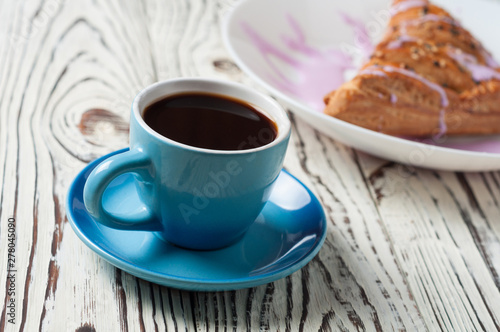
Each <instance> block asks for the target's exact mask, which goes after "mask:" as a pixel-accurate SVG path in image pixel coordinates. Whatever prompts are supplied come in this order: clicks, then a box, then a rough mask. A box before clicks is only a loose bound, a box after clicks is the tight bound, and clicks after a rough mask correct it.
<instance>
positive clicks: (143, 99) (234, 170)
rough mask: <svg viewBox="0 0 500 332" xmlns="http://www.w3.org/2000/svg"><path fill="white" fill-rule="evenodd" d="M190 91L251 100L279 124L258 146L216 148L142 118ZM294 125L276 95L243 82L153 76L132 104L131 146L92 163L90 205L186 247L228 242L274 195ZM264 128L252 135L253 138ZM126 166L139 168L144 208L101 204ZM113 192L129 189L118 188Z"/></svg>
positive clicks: (128, 226)
mask: <svg viewBox="0 0 500 332" xmlns="http://www.w3.org/2000/svg"><path fill="white" fill-rule="evenodd" d="M186 92H203V93H211V94H218V95H225V96H229V97H232V98H235V99H239V100H242V101H245V102H246V103H248V104H250V105H252V106H254V108H256V109H257V110H259V111H260V112H262V113H263V114H265V115H267V116H268V117H269V118H270V119H271V120H272V121H273V122H274V123H275V124H276V127H277V129H278V133H277V136H276V138H275V139H274V140H273V141H272V142H270V143H268V144H266V145H263V146H260V147H257V148H251V149H247V150H212V149H205V148H198V147H193V146H189V145H186V144H182V143H179V142H176V141H173V140H171V139H169V138H167V137H165V136H162V135H160V134H158V133H157V132H156V131H154V130H153V129H151V128H150V127H149V126H148V125H147V124H146V123H145V122H144V119H143V112H144V110H145V108H146V107H147V106H149V105H151V104H152V103H154V102H155V101H158V100H160V99H163V98H166V97H168V96H170V95H175V94H179V93H186ZM290 131H291V126H290V121H289V119H288V117H287V114H286V112H285V111H284V110H283V108H282V107H281V106H280V105H279V104H278V103H276V102H275V101H274V100H272V99H271V98H269V97H267V96H265V95H262V94H260V93H258V92H256V91H254V90H252V89H250V88H248V87H245V86H243V85H240V84H236V83H230V82H225V81H219V80H214V79H201V78H182V79H172V80H168V81H164V82H159V83H156V84H153V85H151V86H149V87H147V88H146V89H145V90H143V91H142V92H140V93H139V94H138V95H137V97H136V98H135V99H134V102H133V104H132V113H131V116H130V150H129V151H127V152H124V153H121V154H118V155H114V156H112V157H110V158H109V159H106V160H105V161H104V162H102V163H101V164H100V165H98V166H97V167H96V168H95V169H94V170H93V171H92V173H91V174H90V176H89V178H88V180H87V182H86V184H85V187H84V192H83V195H84V202H85V206H86V208H87V210H88V212H89V213H90V215H92V217H93V218H94V219H95V220H96V221H97V222H99V223H101V224H104V225H106V226H108V227H112V228H117V229H123V230H144V231H152V232H156V234H157V235H158V236H160V237H161V238H162V239H164V240H166V241H168V242H170V243H173V244H175V245H178V246H181V247H185V248H189V249H200V250H208V249H217V248H221V247H224V246H227V245H230V244H231V243H233V242H235V241H236V240H238V239H239V238H240V237H241V236H242V235H243V234H244V233H245V231H246V230H247V229H248V228H249V227H250V225H251V224H252V223H253V222H254V221H255V219H256V218H257V216H258V215H259V213H260V212H261V210H262V208H263V207H264V205H265V203H266V201H267V199H268V198H269V195H270V193H271V190H272V187H273V184H274V182H275V180H276V178H277V177H278V175H279V173H280V171H281V168H282V166H283V159H284V156H285V152H286V148H287V145H288V140H289V137H290ZM258 135H259V133H255V135H254V136H255V137H249V144H250V143H251V142H252V139H256V138H257V139H258ZM125 173H132V174H134V177H135V181H136V188H137V192H138V194H139V198H140V201H141V202H140V204H138V206H141V208H137V207H135V208H134V209H133V211H126V210H124V211H122V212H120V213H119V214H117V213H116V212H115V213H111V212H109V211H108V210H106V208H105V204H103V203H104V202H103V194H104V193H105V190H106V188H107V187H108V185H109V184H110V183H111V182H112V181H113V180H114V179H116V178H117V177H119V176H120V175H122V174H125ZM114 195H127V193H126V192H123V193H121V192H116V191H115V193H114ZM115 199H116V198H115ZM125 199H126V198H125V197H124V201H125Z"/></svg>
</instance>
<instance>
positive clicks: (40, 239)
mask: <svg viewBox="0 0 500 332" xmlns="http://www.w3.org/2000/svg"><path fill="white" fill-rule="evenodd" d="M235 4H236V1H231V0H221V1H201V0H190V1H186V0H172V1H167V2H164V1H159V0H145V1H138V0H134V1H127V2H119V1H97V0H96V1H92V0H85V1H78V2H69V1H62V0H39V1H36V0H33V1H22V2H18V3H16V2H3V3H1V4H0V6H1V7H0V18H1V19H0V38H1V41H2V42H3V43H2V45H6V47H2V48H1V49H0V179H1V180H0V181H1V188H2V189H1V191H0V206H1V210H0V253H1V257H0V266H1V270H0V271H1V275H0V284H1V285H4V286H2V287H0V299H2V300H1V301H2V309H3V310H2V317H0V330H3V329H5V330H6V331H7V330H12V331H36V330H41V331H67V330H68V331H71V330H78V331H94V330H96V331H163V330H169V331H177V330H203V331H217V330H238V331H240V330H247V331H253V330H257V329H261V330H269V331H276V330H280V331H310V330H324V331H355V330H370V331H371V330H378V331H390V330H398V331H403V330H409V331H414V330H421V331H425V330H430V331H435V330H453V331H460V330H464V331H469V330H486V331H494V330H499V329H500V327H499V326H500V312H499V310H498V308H500V294H499V292H500V281H499V268H500V221H499V219H500V218H499V201H500V185H499V184H500V178H499V174H498V172H491V173H468V174H460V173H447V172H433V171H429V170H422V169H412V168H406V167H403V166H401V165H398V164H394V163H389V162H387V161H383V160H380V159H377V158H373V157H370V156H367V155H365V154H363V153H359V152H356V151H353V150H352V149H350V148H348V147H346V146H344V145H342V144H339V143H336V142H334V141H333V140H331V139H330V138H328V137H327V136H325V135H323V134H320V133H318V132H317V131H315V130H313V129H312V128H311V127H310V126H308V125H307V124H305V123H303V122H302V121H300V120H299V119H295V118H294V117H293V116H292V120H293V134H292V140H291V142H290V148H289V151H288V154H287V157H286V160H285V167H286V168H287V169H288V170H290V171H291V172H292V173H293V174H294V175H296V176H297V177H298V178H299V179H300V180H302V181H303V182H304V183H305V184H306V185H307V186H309V187H310V188H311V190H313V191H314V192H315V193H316V194H317V196H318V198H319V199H320V200H321V203H322V204H323V206H324V207H325V211H326V213H327V216H328V222H329V230H328V236H327V240H326V242H325V245H324V248H323V249H322V250H321V251H320V253H319V255H318V256H317V257H316V258H315V259H314V260H313V261H312V262H311V263H310V264H308V265H307V266H306V267H304V268H303V269H302V270H300V271H298V272H296V273H294V274H292V275H291V276H289V277H287V278H284V279H281V280H278V281H276V282H274V283H271V284H268V285H262V286H259V287H255V288H252V289H244V290H239V291H232V292H186V291H179V290H175V289H169V288H167V287H161V286H158V285H155V284H152V283H149V282H146V281H144V280H140V279H138V278H135V277H133V276H131V275H129V274H128V273H125V272H123V271H120V270H118V269H116V268H114V267H113V266H112V265H110V264H109V263H107V262H105V261H104V260H103V259H101V258H99V257H98V256H97V255H95V254H94V253H93V252H92V251H91V250H90V249H88V248H87V247H86V246H85V245H83V244H82V243H81V241H79V240H78V238H77V237H76V235H75V234H74V232H72V230H71V229H70V226H69V225H68V223H67V220H66V217H65V210H64V201H65V195H66V191H67V188H68V186H69V185H70V183H71V181H72V179H73V178H74V176H75V175H76V174H77V173H78V171H79V170H80V169H81V168H82V167H84V165H85V164H86V163H87V162H89V161H90V160H92V159H94V158H96V157H98V156H101V155H103V154H105V153H108V152H110V151H113V150H116V149H118V148H122V147H125V146H127V144H128V137H127V135H128V134H127V123H128V119H129V110H130V104H131V102H132V99H133V97H134V96H135V95H136V93H137V92H139V91H140V90H141V89H142V88H144V87H145V86H147V85H149V84H151V83H152V82H154V81H157V80H160V79H167V78H172V77H179V76H204V77H216V78H222V79H228V80H233V81H238V82H242V83H244V84H247V85H250V86H253V87H255V88H256V89H258V90H260V91H263V89H262V88H260V87H258V86H257V85H256V84H255V83H254V82H253V81H251V80H250V78H249V77H247V76H246V75H244V74H243V73H242V72H241V71H240V70H239V69H238V68H237V66H235V65H234V63H233V62H232V61H231V59H230V58H229V55H228V54H227V52H226V51H225V49H224V47H223V45H222V41H221V37H220V30H219V29H220V20H221V18H222V17H223V16H224V14H225V12H227V10H229V9H230V8H231V7H233V6H234V5H235ZM11 216H13V217H15V219H16V223H17V229H16V235H17V247H16V259H17V260H16V268H17V271H18V272H17V275H16V277H17V278H16V296H15V299H16V303H17V307H16V310H17V312H16V323H15V324H10V323H8V322H7V316H6V310H7V309H6V303H7V301H8V300H9V297H8V296H7V285H8V280H7V273H6V272H5V266H6V260H7V256H6V255H5V253H6V249H7V237H6V236H7V226H6V224H7V223H6V220H7V219H8V218H9V217H11Z"/></svg>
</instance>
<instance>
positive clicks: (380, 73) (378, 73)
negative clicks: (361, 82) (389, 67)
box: [358, 67, 387, 77]
mask: <svg viewBox="0 0 500 332" xmlns="http://www.w3.org/2000/svg"><path fill="white" fill-rule="evenodd" d="M358 75H375V76H382V77H387V75H386V74H385V73H384V72H383V71H381V70H373V69H371V68H370V67H368V68H365V69H363V70H361V71H360V72H359V73H358Z"/></svg>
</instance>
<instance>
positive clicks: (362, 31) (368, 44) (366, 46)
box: [338, 12, 375, 58]
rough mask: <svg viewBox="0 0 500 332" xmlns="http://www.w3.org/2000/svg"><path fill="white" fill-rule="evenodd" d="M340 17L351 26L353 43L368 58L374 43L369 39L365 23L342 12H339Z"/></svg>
mask: <svg viewBox="0 0 500 332" xmlns="http://www.w3.org/2000/svg"><path fill="white" fill-rule="evenodd" d="M338 14H339V15H340V18H341V19H342V20H343V21H344V23H345V24H346V25H348V26H350V27H351V29H352V31H353V32H354V36H355V37H354V43H355V44H356V46H357V47H358V48H359V50H360V51H361V54H362V55H363V57H364V58H368V57H369V56H370V55H371V54H372V52H373V50H374V49H375V45H374V44H373V42H372V41H371V40H370V35H369V34H368V31H367V30H366V25H365V24H364V22H362V21H360V20H357V19H355V18H353V17H352V16H349V15H348V14H346V13H344V12H339V13H338Z"/></svg>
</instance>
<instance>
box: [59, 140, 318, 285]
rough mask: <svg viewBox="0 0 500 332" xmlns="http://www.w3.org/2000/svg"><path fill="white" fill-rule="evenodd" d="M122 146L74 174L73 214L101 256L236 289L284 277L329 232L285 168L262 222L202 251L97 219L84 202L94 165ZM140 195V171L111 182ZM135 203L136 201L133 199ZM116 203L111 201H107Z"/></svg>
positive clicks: (158, 278) (153, 274) (150, 273)
mask: <svg viewBox="0 0 500 332" xmlns="http://www.w3.org/2000/svg"><path fill="white" fill-rule="evenodd" d="M124 151H127V149H123V150H119V151H115V152H113V153H111V154H109V155H106V156H104V157H101V158H99V159H97V160H95V161H93V162H92V163H90V164H89V165H88V166H87V167H85V169H83V170H82V171H81V172H80V173H79V174H78V176H77V177H76V178H75V179H74V181H73V183H72V185H71V187H70V189H69V192H68V198H67V203H66V204H67V205H66V210H67V215H68V219H69V222H70V224H71V226H72V227H73V230H74V231H75V232H76V234H77V235H78V237H79V238H80V239H81V240H82V241H83V242H84V243H85V244H86V245H87V246H88V247H89V248H90V249H92V250H93V251H95V252H96V253H97V254H98V255H99V256H101V257H102V258H104V259H105V260H107V261H108V262H110V263H111V264H113V265H114V266H116V267H118V268H120V269H122V270H124V271H126V272H128V273H130V274H132V275H135V276H137V277H139V278H142V279H145V280H149V281H152V282H154V283H157V284H160V285H165V286H169V287H174V288H181V289H187V290H193V291H216V290H234V289H239V288H247V287H254V286H257V285H261V284H265V283H268V282H271V281H274V280H277V279H280V278H283V277H285V276H287V275H289V274H291V273H293V272H295V271H297V270H299V269H300V268H302V267H303V266H304V265H305V264H306V263H307V262H309V261H310V260H311V259H312V258H313V257H314V256H315V255H316V254H317V253H318V251H319V249H320V248H321V245H322V244H323V242H324V240H325V236H326V228H327V226H326V220H325V214H324V212H323V208H322V207H321V204H320V203H319V202H318V200H317V198H316V197H315V196H314V195H313V194H312V193H311V192H310V191H309V189H308V188H307V187H305V186H304V185H303V184H302V183H301V182H299V181H298V180H297V179H296V178H294V177H293V176H292V175H290V174H289V173H288V172H286V171H284V170H283V171H282V172H281V173H280V175H279V177H278V180H277V183H276V185H275V188H274V190H273V192H272V194H271V197H270V199H269V201H268V203H267V204H266V206H265V207H264V210H263V211H262V213H261V214H260V215H259V217H258V218H257V220H256V222H255V223H254V224H253V225H252V226H251V227H250V229H249V230H248V231H247V233H245V235H244V236H243V237H242V239H241V240H239V241H238V242H236V243H235V244H233V245H231V246H229V247H226V248H223V249H219V250H214V251H195V250H187V249H182V248H179V247H176V246H173V245H171V244H168V243H166V242H164V241H162V240H160V239H159V238H157V237H156V236H155V235H154V234H153V233H150V232H142V231H121V230H116V229H111V228H108V227H106V226H103V225H101V224H99V223H97V222H96V221H95V220H94V219H92V217H91V216H90V215H89V214H88V213H87V210H86V209H85V206H84V204H83V187H84V185H85V181H86V180H87V177H88V176H89V174H90V172H91V171H92V170H93V169H94V167H96V166H97V165H98V164H99V163H101V162H103V161H104V160H106V159H107V158H109V157H110V156H112V155H114V154H117V153H122V152H124ZM116 190H120V191H121V190H127V191H130V197H132V198H133V197H137V191H136V186H135V183H134V178H133V175H131V174H124V175H121V176H119V177H118V178H116V179H115V180H114V181H113V182H112V183H111V185H110V187H108V190H107V191H108V195H109V197H108V198H106V201H108V202H112V201H113V200H112V194H113V191H116ZM130 201H131V202H128V204H133V202H132V201H133V199H131V200H130ZM106 208H107V209H112V206H107V207H106Z"/></svg>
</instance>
